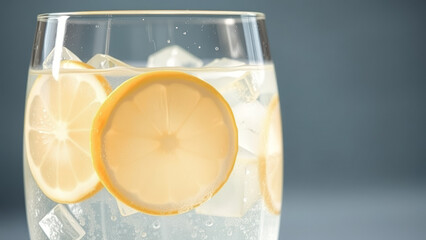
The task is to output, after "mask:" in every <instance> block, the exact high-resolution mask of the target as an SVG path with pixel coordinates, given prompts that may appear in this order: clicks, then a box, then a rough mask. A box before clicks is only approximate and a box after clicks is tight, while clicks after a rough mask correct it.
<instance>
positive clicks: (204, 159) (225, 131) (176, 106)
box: [92, 71, 238, 215]
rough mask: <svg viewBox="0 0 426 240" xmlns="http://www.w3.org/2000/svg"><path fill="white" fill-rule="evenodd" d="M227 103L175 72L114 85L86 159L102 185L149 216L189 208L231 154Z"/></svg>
mask: <svg viewBox="0 0 426 240" xmlns="http://www.w3.org/2000/svg"><path fill="white" fill-rule="evenodd" d="M237 139H238V137H237V127H236V124H235V120H234V117H233V114H232V111H231V109H230V107H229V105H228V104H227V103H226V101H225V100H224V98H223V97H222V96H221V95H220V94H219V93H218V92H217V91H216V90H215V89H214V88H213V87H212V86H210V85H208V84H207V83H205V82H203V81H202V80H200V79H198V78H196V77H194V76H191V75H188V74H185V73H181V72H173V71H158V72H151V73H146V74H141V75H139V76H136V77H134V78H131V79H129V80H127V81H126V82H125V83H123V84H122V85H121V86H119V87H118V88H117V89H116V90H114V92H113V93H111V95H110V96H109V97H108V99H107V100H106V101H105V102H104V104H103V105H102V106H101V108H100V110H99V112H98V114H97V115H96V117H95V120H94V122H93V127H92V156H93V161H94V166H95V170H96V172H97V173H98V175H99V178H100V179H101V181H102V183H103V184H104V186H105V187H106V188H107V189H108V191H109V192H110V193H111V194H113V195H114V196H115V197H116V198H117V199H119V200H120V201H121V202H123V203H125V204H126V205H128V206H130V207H132V208H134V209H136V210H139V211H141V212H144V213H148V214H152V215H170V214H178V213H183V212H186V211H189V210H191V209H192V208H194V207H196V206H198V205H199V204H201V203H202V202H204V201H206V200H208V199H209V198H210V197H211V196H213V195H214V194H215V193H216V192H217V191H218V190H219V189H220V188H221V187H222V185H223V184H224V183H225V182H226V180H227V179H228V177H229V175H230V173H231V171H232V168H233V166H234V163H235V158H236V154H237V149H238V143H237Z"/></svg>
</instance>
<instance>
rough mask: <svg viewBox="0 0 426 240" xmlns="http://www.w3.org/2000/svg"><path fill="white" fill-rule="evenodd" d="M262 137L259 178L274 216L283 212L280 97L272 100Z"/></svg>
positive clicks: (264, 197)
mask: <svg viewBox="0 0 426 240" xmlns="http://www.w3.org/2000/svg"><path fill="white" fill-rule="evenodd" d="M263 129H264V130H263V132H262V135H261V142H262V144H261V146H260V157H259V178H260V189H261V192H262V195H263V199H264V201H265V204H266V206H267V207H268V208H269V210H270V211H271V212H272V213H274V214H279V213H280V212H281V198H282V197H281V194H282V182H283V180H282V179H283V150H282V132H281V114H280V104H279V99H278V96H275V97H273V98H272V100H271V103H270V104H269V107H268V113H267V114H266V120H265V125H264V128H263Z"/></svg>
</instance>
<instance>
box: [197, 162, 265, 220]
mask: <svg viewBox="0 0 426 240" xmlns="http://www.w3.org/2000/svg"><path fill="white" fill-rule="evenodd" d="M257 166H258V162H257V159H256V158H253V159H242V158H237V161H236V163H235V166H234V169H233V171H232V173H231V175H230V176H229V179H228V181H227V182H226V183H225V185H223V187H222V188H221V189H220V190H219V192H217V193H216V195H214V196H213V197H212V198H211V199H210V200H208V201H207V202H205V203H203V204H202V205H201V206H199V207H197V208H196V209H195V212H196V213H198V214H204V215H210V216H220V217H243V216H244V215H245V214H246V212H247V211H248V210H249V209H250V208H251V207H252V206H253V205H254V203H255V202H256V201H257V200H259V198H260V191H259V182H258V170H257Z"/></svg>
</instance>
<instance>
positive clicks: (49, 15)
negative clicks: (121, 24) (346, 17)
mask: <svg viewBox="0 0 426 240" xmlns="http://www.w3.org/2000/svg"><path fill="white" fill-rule="evenodd" d="M131 15H147V16H162V15H170V16H173V15H183V16H185V15H188V16H189V15H198V16H200V17H201V16H206V17H207V16H208V17H212V16H216V17H221V16H224V17H230V16H236V17H237V16H238V17H241V16H244V17H255V18H258V19H259V18H260V19H264V18H265V14H263V13H261V12H251V11H215V10H111V11H80V12H58V13H43V14H39V15H38V16H37V20H38V21H44V20H47V19H55V18H59V17H63V16H70V17H91V16H93V17H95V16H98V17H99V16H105V17H113V16H117V17H118V16H131Z"/></svg>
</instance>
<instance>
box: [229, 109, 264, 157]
mask: <svg viewBox="0 0 426 240" xmlns="http://www.w3.org/2000/svg"><path fill="white" fill-rule="evenodd" d="M232 112H233V113H234V117H235V121H236V123H237V128H238V145H239V147H240V148H242V149H244V150H245V151H248V152H250V153H252V154H253V155H254V156H257V155H258V151H259V144H260V132H261V129H262V127H263V122H264V117H265V114H266V107H265V106H264V105H262V104H261V103H260V102H259V101H253V102H249V103H243V102H240V103H239V104H237V105H236V106H234V107H233V108H232Z"/></svg>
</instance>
